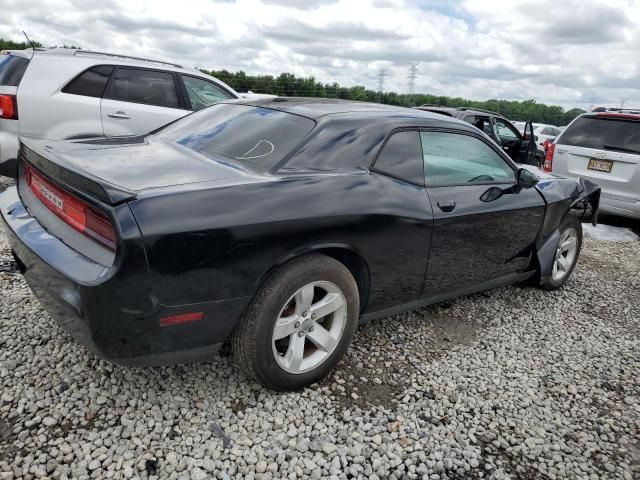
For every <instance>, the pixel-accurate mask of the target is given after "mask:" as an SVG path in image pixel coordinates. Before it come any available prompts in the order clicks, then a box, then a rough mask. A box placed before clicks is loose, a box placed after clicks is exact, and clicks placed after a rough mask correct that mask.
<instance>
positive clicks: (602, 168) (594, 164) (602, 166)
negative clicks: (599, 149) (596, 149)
mask: <svg viewBox="0 0 640 480" xmlns="http://www.w3.org/2000/svg"><path fill="white" fill-rule="evenodd" d="M587 168H588V169H589V170H596V171H598V172H606V173H610V172H611V169H612V168H613V160H599V159H597V158H591V159H589V164H588V165H587Z"/></svg>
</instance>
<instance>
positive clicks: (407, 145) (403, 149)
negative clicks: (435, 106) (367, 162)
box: [374, 131, 424, 185]
mask: <svg viewBox="0 0 640 480" xmlns="http://www.w3.org/2000/svg"><path fill="white" fill-rule="evenodd" d="M421 157H422V150H421V148H420V137H419V134H418V132H417V131H410V132H398V133H394V134H393V136H392V137H391V138H390V139H389V140H388V141H387V143H386V144H385V145H384V147H383V148H382V152H380V155H379V156H378V159H377V160H376V163H375V165H374V169H375V170H376V171H378V172H381V173H386V174H388V175H390V176H392V177H396V178H399V179H401V180H405V181H407V182H410V183H415V184H417V185H424V170H423V163H422V158H421Z"/></svg>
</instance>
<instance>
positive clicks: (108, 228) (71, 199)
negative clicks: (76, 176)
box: [25, 165, 116, 250]
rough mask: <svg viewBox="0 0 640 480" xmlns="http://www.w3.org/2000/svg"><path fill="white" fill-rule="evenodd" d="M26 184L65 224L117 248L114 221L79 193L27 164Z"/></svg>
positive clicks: (106, 245)
mask: <svg viewBox="0 0 640 480" xmlns="http://www.w3.org/2000/svg"><path fill="white" fill-rule="evenodd" d="M25 174H26V179H27V184H28V185H29V188H30V189H31V191H32V192H33V194H34V195H35V196H36V197H38V199H39V200H40V201H41V202H42V203H44V204H45V205H46V206H47V208H48V209H49V210H50V211H51V212H53V213H54V214H56V215H57V216H58V217H60V218H61V219H62V220H63V221H64V222H65V223H67V224H68V225H70V226H71V227H73V228H74V229H76V230H77V231H78V232H80V233H82V234H84V235H86V236H87V237H89V238H91V239H93V240H95V241H97V242H100V243H101V244H102V245H104V246H105V247H107V248H109V249H111V250H115V246H116V234H115V231H114V229H113V224H112V223H111V221H110V220H109V219H108V218H107V217H106V216H105V215H104V214H103V213H101V212H99V211H97V210H95V209H94V208H93V207H91V206H90V205H89V204H87V203H85V202H83V201H82V200H80V199H79V198H77V197H76V196H74V195H72V194H70V193H68V192H66V191H64V190H62V189H60V188H58V187H56V186H54V185H53V184H52V183H51V182H49V181H48V180H46V179H45V178H44V177H43V176H42V175H40V174H39V173H37V172H36V170H35V169H33V168H32V167H30V166H29V165H25Z"/></svg>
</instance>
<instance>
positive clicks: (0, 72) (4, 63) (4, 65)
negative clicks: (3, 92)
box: [0, 55, 29, 87]
mask: <svg viewBox="0 0 640 480" xmlns="http://www.w3.org/2000/svg"><path fill="white" fill-rule="evenodd" d="M28 65H29V60H27V59H26V58H22V57H17V56H15V55H0V85H3V86H6V87H17V86H18V85H19V84H20V80H22V75H24V72H25V70H26V69H27V66H28Z"/></svg>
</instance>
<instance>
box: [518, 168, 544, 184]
mask: <svg viewBox="0 0 640 480" xmlns="http://www.w3.org/2000/svg"><path fill="white" fill-rule="evenodd" d="M516 180H517V181H518V186H519V187H520V188H531V187H533V186H535V185H536V184H537V183H538V182H539V181H540V179H539V178H538V176H537V175H536V174H535V173H533V172H532V171H531V170H527V169H526V168H519V169H518V173H517V174H516Z"/></svg>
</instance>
